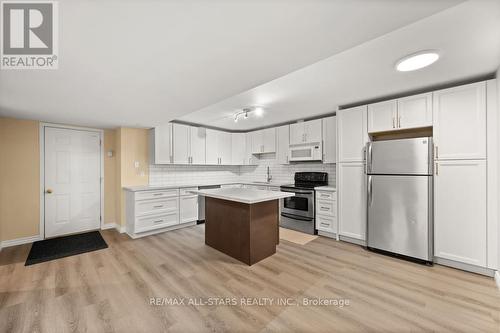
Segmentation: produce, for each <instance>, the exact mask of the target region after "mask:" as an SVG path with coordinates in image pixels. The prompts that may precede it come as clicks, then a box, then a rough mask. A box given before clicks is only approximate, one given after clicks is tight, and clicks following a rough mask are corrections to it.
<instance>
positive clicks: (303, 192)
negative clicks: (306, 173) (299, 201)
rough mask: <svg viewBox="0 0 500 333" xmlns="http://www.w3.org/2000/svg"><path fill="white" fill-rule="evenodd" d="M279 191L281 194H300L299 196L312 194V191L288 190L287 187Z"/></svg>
mask: <svg viewBox="0 0 500 333" xmlns="http://www.w3.org/2000/svg"><path fill="white" fill-rule="evenodd" d="M280 191H281V192H291V193H300V194H313V193H314V192H313V191H308V190H299V189H292V188H288V187H281V188H280Z"/></svg>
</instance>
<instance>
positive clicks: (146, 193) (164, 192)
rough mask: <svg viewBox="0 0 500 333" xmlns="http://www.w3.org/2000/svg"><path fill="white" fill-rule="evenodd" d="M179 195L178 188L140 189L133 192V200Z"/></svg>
mask: <svg viewBox="0 0 500 333" xmlns="http://www.w3.org/2000/svg"><path fill="white" fill-rule="evenodd" d="M178 195H179V190H178V189H173V190H158V191H141V192H137V193H136V194H135V200H148V199H159V198H171V197H177V196H178Z"/></svg>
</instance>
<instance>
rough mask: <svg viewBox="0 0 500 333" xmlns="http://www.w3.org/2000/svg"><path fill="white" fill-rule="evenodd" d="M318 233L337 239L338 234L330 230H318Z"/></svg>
mask: <svg viewBox="0 0 500 333" xmlns="http://www.w3.org/2000/svg"><path fill="white" fill-rule="evenodd" d="M318 235H319V236H323V237H328V238H333V239H337V234H336V233H334V232H328V231H323V230H318Z"/></svg>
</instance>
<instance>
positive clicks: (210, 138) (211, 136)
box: [205, 128, 220, 165]
mask: <svg viewBox="0 0 500 333" xmlns="http://www.w3.org/2000/svg"><path fill="white" fill-rule="evenodd" d="M217 132H218V131H216V130H213V129H209V128H207V130H206V137H207V138H206V162H205V163H206V164H209V165H218V164H219V161H220V160H219V148H218V147H217V139H218V138H217Z"/></svg>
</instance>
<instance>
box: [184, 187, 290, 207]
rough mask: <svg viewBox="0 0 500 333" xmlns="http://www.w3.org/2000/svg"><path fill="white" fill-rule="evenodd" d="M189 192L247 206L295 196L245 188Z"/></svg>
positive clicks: (288, 193)
mask: <svg viewBox="0 0 500 333" xmlns="http://www.w3.org/2000/svg"><path fill="white" fill-rule="evenodd" d="M191 192H192V193H194V194H198V195H201V196H205V197H210V198H216V199H221V200H228V201H235V202H240V203H244V204H249V205H251V204H255V203H259V202H265V201H271V200H278V199H283V198H289V197H293V196H295V194H294V193H290V192H278V191H265V190H254V189H245V188H217V189H207V190H196V191H191Z"/></svg>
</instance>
